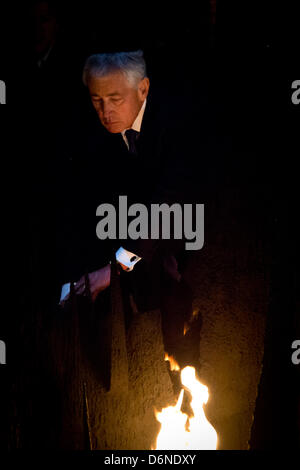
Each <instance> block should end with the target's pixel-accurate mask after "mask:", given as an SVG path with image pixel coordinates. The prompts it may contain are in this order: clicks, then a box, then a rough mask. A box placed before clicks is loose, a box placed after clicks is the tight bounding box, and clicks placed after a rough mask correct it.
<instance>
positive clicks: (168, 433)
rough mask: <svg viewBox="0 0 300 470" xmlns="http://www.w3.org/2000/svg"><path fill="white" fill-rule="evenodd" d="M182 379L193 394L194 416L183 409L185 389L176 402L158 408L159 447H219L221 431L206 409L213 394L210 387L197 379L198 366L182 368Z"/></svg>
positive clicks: (206, 448) (192, 406) (202, 448)
mask: <svg viewBox="0 0 300 470" xmlns="http://www.w3.org/2000/svg"><path fill="white" fill-rule="evenodd" d="M181 383H182V385H183V386H184V387H185V388H186V389H188V390H189V391H190V393H191V395H192V401H191V408H192V410H193V413H194V416H193V417H188V415H186V414H185V413H182V411H181V410H180V408H181V404H182V400H183V393H184V389H182V390H181V392H180V395H179V398H178V400H177V403H176V405H175V406H168V407H166V408H163V409H162V411H160V412H155V415H156V419H157V420H158V421H159V422H160V423H161V429H160V432H159V434H158V436H157V440H156V447H155V450H182V449H189V450H197V449H200V450H215V449H216V448H217V440H218V437H217V433H216V431H215V429H214V428H213V426H212V425H211V424H210V423H209V422H208V421H207V419H206V416H205V413H204V410H203V405H204V404H205V403H207V400H208V397H209V394H208V389H207V387H206V386H205V385H203V384H202V383H201V382H199V381H198V380H197V379H196V373H195V368H194V367H190V366H187V367H185V368H184V369H183V370H182V371H181Z"/></svg>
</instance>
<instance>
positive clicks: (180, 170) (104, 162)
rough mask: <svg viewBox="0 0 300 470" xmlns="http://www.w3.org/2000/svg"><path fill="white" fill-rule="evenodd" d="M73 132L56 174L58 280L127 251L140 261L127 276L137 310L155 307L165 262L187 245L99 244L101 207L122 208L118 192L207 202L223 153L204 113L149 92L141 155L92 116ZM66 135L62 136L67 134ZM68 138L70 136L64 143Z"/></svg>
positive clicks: (133, 197)
mask: <svg viewBox="0 0 300 470" xmlns="http://www.w3.org/2000/svg"><path fill="white" fill-rule="evenodd" d="M87 116H88V117H87V118H86V120H85V121H84V122H81V123H80V138H79V140H78V134H77V132H75V130H74V128H73V129H72V130H71V135H72V137H71V140H73V141H74V143H75V145H74V147H73V149H72V150H71V149H70V146H67V147H66V150H63V151H62V149H61V141H60V157H59V169H58V174H59V176H60V178H59V180H60V181H59V183H58V187H59V188H60V189H59V194H60V196H59V198H58V208H57V214H58V215H57V218H56V219H57V221H56V222H57V231H56V248H57V265H58V277H59V278H60V282H61V283H62V282H67V281H69V280H78V278H79V277H80V276H81V275H82V274H83V273H84V272H91V271H92V270H95V269H99V268H100V267H102V266H104V265H105V264H106V263H107V262H108V261H109V260H111V259H113V257H114V254H115V252H116V250H117V249H118V248H119V247H120V246H123V247H124V248H126V249H128V250H130V251H132V252H134V253H136V254H138V255H139V256H141V257H142V258H143V261H140V262H139V263H137V264H136V266H135V268H134V270H133V271H132V272H131V273H125V276H126V280H128V279H130V280H131V281H132V282H131V284H132V285H133V286H138V287H136V288H134V291H135V295H136V297H139V301H138V302H139V304H140V308H142V309H146V308H150V307H153V305H154V304H157V302H158V298H159V292H160V288H161V285H162V283H163V279H164V276H165V274H164V270H163V267H162V264H163V259H164V258H165V257H166V256H168V255H169V254H176V255H178V254H180V253H182V252H183V251H184V241H172V240H171V241H166V240H136V241H134V240H105V241H102V240H99V239H98V238H97V236H96V225H97V222H98V221H99V218H97V217H96V208H97V207H98V206H99V204H101V203H104V202H105V203H113V204H116V206H117V203H118V197H119V195H127V197H128V205H129V204H131V203H133V202H139V203H144V204H146V205H149V204H150V203H151V202H159V203H162V202H167V203H169V204H171V203H173V202H179V203H184V202H192V203H207V202H208V200H209V199H210V197H211V194H213V193H214V190H215V187H216V184H217V177H216V175H217V173H218V171H219V173H220V172H221V171H222V170H221V169H220V162H221V159H220V154H219V152H218V148H217V147H216V141H215V140H214V138H213V137H212V135H213V134H214V133H215V130H214V128H213V127H212V126H211V121H210V119H209V116H208V113H207V109H202V110H200V112H199V109H198V107H197V103H195V102H193V101H191V100H190V99H185V97H182V98H181V99H180V97H179V98H178V97H176V99H175V98H174V97H170V96H168V94H166V93H164V92H162V91H158V90H152V89H151V91H150V93H149V96H148V98H147V105H146V109H145V113H144V117H143V122H142V127H141V132H140V135H139V138H138V141H137V149H138V156H137V157H134V156H132V155H130V154H129V152H128V150H127V147H126V145H125V143H124V141H123V138H122V136H121V134H110V133H109V132H107V131H106V130H105V129H104V128H103V127H102V126H101V123H100V121H99V120H98V117H97V116H96V114H95V112H94V111H93V110H92V111H91V113H90V114H87ZM66 135H67V134H65V137H66ZM66 140H68V139H66Z"/></svg>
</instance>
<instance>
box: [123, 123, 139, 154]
mask: <svg viewBox="0 0 300 470" xmlns="http://www.w3.org/2000/svg"><path fill="white" fill-rule="evenodd" d="M125 135H126V138H127V142H128V145H129V153H131V154H132V155H137V154H138V152H137V148H136V140H137V138H138V136H139V132H137V131H135V130H133V129H128V130H127V131H125Z"/></svg>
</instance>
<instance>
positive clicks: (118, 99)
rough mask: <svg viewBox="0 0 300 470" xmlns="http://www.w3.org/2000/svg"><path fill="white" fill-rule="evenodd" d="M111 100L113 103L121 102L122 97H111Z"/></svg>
mask: <svg viewBox="0 0 300 470" xmlns="http://www.w3.org/2000/svg"><path fill="white" fill-rule="evenodd" d="M112 101H113V102H114V103H121V101H122V98H112Z"/></svg>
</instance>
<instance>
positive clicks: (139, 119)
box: [121, 98, 147, 137]
mask: <svg viewBox="0 0 300 470" xmlns="http://www.w3.org/2000/svg"><path fill="white" fill-rule="evenodd" d="M146 102H147V98H146V99H145V101H144V103H143V105H142V107H141V109H140V111H139V114H138V115H137V117H136V118H135V121H134V122H133V124H132V126H131V128H130V129H133V130H134V131H137V132H140V130H141V126H142V120H143V116H144V111H145V108H146ZM127 130H128V129H124V130H123V131H122V132H121V134H122V136H123V137H124V135H125V132H126V131H127Z"/></svg>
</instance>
